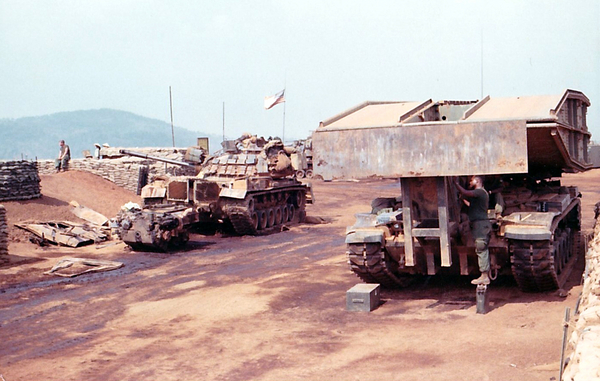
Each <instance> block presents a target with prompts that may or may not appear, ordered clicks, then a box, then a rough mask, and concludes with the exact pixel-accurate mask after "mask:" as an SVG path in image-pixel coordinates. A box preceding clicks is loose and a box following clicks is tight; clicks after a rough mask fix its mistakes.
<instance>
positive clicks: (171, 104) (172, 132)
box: [169, 86, 175, 147]
mask: <svg viewBox="0 0 600 381" xmlns="http://www.w3.org/2000/svg"><path fill="white" fill-rule="evenodd" d="M169 104H170V106H171V136H172V137H173V147H175V130H174V129H173V97H172V96H171V86H169Z"/></svg>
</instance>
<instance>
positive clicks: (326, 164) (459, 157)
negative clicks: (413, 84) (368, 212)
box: [313, 120, 528, 179]
mask: <svg viewBox="0 0 600 381" xmlns="http://www.w3.org/2000/svg"><path fill="white" fill-rule="evenodd" d="M313 150H314V159H313V164H314V172H315V173H316V174H318V175H321V176H323V178H324V179H332V178H365V177H369V176H385V177H420V176H459V175H470V174H481V175H486V174H502V173H526V172H527V169H528V162H527V129H526V123H525V121H524V120H510V121H485V122H459V123H440V122H433V123H419V124H412V125H411V124H408V125H399V126H392V127H372V128H362V129H356V128H354V129H323V130H319V129H318V130H316V131H315V132H314V134H313Z"/></svg>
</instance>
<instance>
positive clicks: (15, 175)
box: [0, 161, 41, 201]
mask: <svg viewBox="0 0 600 381" xmlns="http://www.w3.org/2000/svg"><path fill="white" fill-rule="evenodd" d="M40 196H41V193H40V176H39V174H38V166H37V162H35V161H0V201H11V200H29V199H32V198H38V197H40Z"/></svg>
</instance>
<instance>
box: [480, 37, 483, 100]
mask: <svg viewBox="0 0 600 381" xmlns="http://www.w3.org/2000/svg"><path fill="white" fill-rule="evenodd" d="M479 99H483V27H482V28H481V98H479Z"/></svg>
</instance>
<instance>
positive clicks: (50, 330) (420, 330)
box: [0, 171, 600, 381]
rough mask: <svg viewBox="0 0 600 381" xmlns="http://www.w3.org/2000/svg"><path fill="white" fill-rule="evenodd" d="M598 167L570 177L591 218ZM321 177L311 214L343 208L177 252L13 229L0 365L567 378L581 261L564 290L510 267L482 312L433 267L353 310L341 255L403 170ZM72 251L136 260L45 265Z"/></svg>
mask: <svg viewBox="0 0 600 381" xmlns="http://www.w3.org/2000/svg"><path fill="white" fill-rule="evenodd" d="M56 176H60V175H56ZM599 178H600V172H595V171H592V172H588V173H586V174H582V175H576V176H574V175H570V176H569V177H567V179H568V181H570V183H571V184H573V183H577V184H578V185H580V186H581V187H582V190H583V194H584V201H585V202H584V227H585V228H587V229H589V228H591V226H592V222H593V220H592V219H593V204H594V203H595V202H596V200H599V199H600V196H599V195H598V193H597V191H596V190H595V184H597V181H598V179H599ZM43 181H44V180H43ZM314 185H315V196H316V198H317V203H316V204H314V205H309V207H308V214H309V215H312V216H321V217H326V218H331V219H332V220H333V222H332V223H329V224H322V225H300V226H297V227H294V228H292V229H291V230H289V231H285V232H282V233H278V234H273V235H269V236H261V237H226V236H202V235H193V236H192V240H191V241H190V245H189V246H188V248H187V250H186V251H183V252H178V253H173V254H159V253H136V252H132V251H129V250H127V249H126V248H125V247H124V246H123V245H122V244H119V245H115V246H109V247H105V248H101V249H96V248H95V247H93V246H91V247H85V248H79V249H69V248H62V247H60V248H59V247H50V248H39V247H36V246H33V245H32V244H30V243H28V242H23V241H22V242H11V245H10V247H9V249H10V253H11V264H10V265H8V266H4V267H0V342H1V343H2V345H1V346H0V374H2V375H3V377H4V378H5V379H6V381H16V380H23V381H25V380H146V379H148V380H149V379H152V380H198V379H203V380H233V381H236V380H240V381H241V380H423V379H430V380H453V381H454V380H525V379H527V380H552V379H556V378H557V376H558V367H559V359H560V346H561V339H562V318H563V315H564V310H565V308H566V307H571V308H573V307H574V306H575V303H576V300H577V297H578V294H579V291H580V287H579V286H578V284H579V281H580V277H581V268H582V265H583V261H580V262H579V266H578V269H579V271H575V272H574V273H573V274H572V276H571V279H570V281H569V283H568V284H567V287H566V289H567V291H569V295H568V296H567V297H566V298H564V297H560V296H558V295H557V294H556V293H544V294H525V293H522V292H520V291H519V290H518V289H517V288H516V286H515V284H514V283H513V282H512V280H510V279H499V280H498V281H496V282H495V283H494V284H493V285H492V286H491V288H490V291H489V293H490V300H491V307H492V310H491V311H490V312H489V313H487V314H485V315H481V314H476V313H475V310H476V307H475V292H474V289H473V286H471V285H470V284H469V282H468V281H469V279H466V278H464V279H463V278H449V279H439V278H429V279H427V278H426V279H424V280H423V281H420V282H417V283H415V284H414V285H412V286H410V287H409V288H407V289H402V290H397V291H393V292H390V291H386V292H384V293H383V294H382V298H383V301H384V303H383V304H382V305H381V306H380V307H379V308H378V309H376V310H375V311H373V312H371V313H364V312H347V311H345V293H346V291H347V290H348V289H349V288H350V287H352V286H353V285H354V284H356V283H358V282H359V280H358V278H356V277H355V276H354V275H353V274H352V273H351V272H350V271H349V270H348V266H347V264H346V258H345V254H344V252H345V245H344V231H345V227H346V226H347V225H350V224H352V223H353V220H354V218H353V214H354V213H357V212H361V211H367V210H369V204H370V201H371V199H372V198H374V197H375V196H386V195H389V196H391V195H395V193H396V192H397V183H396V182H394V181H392V180H373V181H370V182H361V183H354V182H331V183H324V182H315V184H314ZM43 189H44V188H43ZM54 197H56V198H59V196H54ZM68 201H70V200H67V202H68ZM80 203H82V204H83V205H86V203H85V202H80ZM87 206H90V207H94V206H93V205H90V203H89V202H88V203H87ZM7 209H8V208H7ZM9 211H10V209H9ZM105 213H106V212H105ZM68 256H76V257H88V258H101V259H110V260H117V261H121V262H123V263H124V264H125V266H124V267H123V268H121V269H119V270H115V271H111V272H106V273H98V274H88V275H83V276H80V277H77V278H71V279H65V278H58V277H52V276H48V275H43V274H42V273H43V271H46V270H48V269H50V268H51V267H52V265H53V264H54V263H55V262H56V261H57V260H58V259H60V258H63V257H68Z"/></svg>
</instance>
